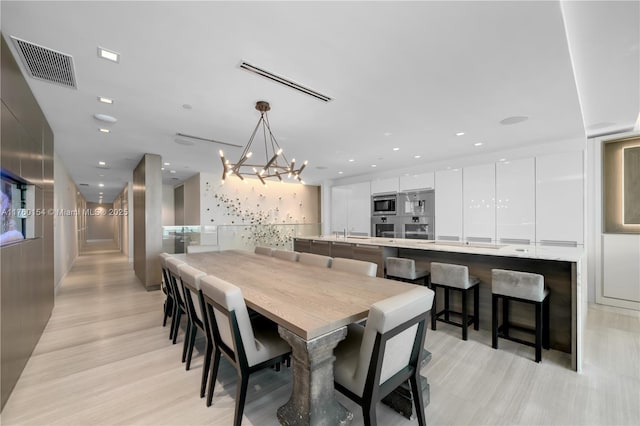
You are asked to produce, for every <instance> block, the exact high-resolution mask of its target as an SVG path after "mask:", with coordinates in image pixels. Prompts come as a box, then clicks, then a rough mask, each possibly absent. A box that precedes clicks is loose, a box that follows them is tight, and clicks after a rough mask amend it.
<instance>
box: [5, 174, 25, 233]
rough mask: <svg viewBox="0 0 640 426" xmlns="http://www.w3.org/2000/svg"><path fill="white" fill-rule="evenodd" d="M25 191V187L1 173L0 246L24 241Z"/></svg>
mask: <svg viewBox="0 0 640 426" xmlns="http://www.w3.org/2000/svg"><path fill="white" fill-rule="evenodd" d="M26 189H27V185H25V184H24V183H22V182H20V181H18V180H16V179H14V178H12V177H11V176H10V175H9V174H7V173H5V172H4V171H2V173H0V205H1V206H2V217H1V218H0V220H1V223H0V226H1V228H0V245H4V244H9V243H12V242H16V241H20V240H24V238H25V235H26V233H25V231H26V229H25V228H26V223H27V221H26V217H27V216H26V212H25V206H26Z"/></svg>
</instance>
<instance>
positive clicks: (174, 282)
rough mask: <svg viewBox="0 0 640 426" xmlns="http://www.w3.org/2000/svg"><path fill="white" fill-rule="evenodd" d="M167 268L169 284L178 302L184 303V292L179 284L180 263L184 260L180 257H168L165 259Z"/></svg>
mask: <svg viewBox="0 0 640 426" xmlns="http://www.w3.org/2000/svg"><path fill="white" fill-rule="evenodd" d="M166 264H167V270H168V271H169V279H170V281H171V282H170V285H171V286H172V288H173V290H174V291H175V292H176V293H177V294H175V296H176V297H178V302H179V303H180V304H183V303H184V294H183V292H182V286H181V285H180V283H179V281H180V265H182V264H184V261H182V260H180V259H176V258H175V257H170V258H168V259H166Z"/></svg>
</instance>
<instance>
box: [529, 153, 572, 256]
mask: <svg viewBox="0 0 640 426" xmlns="http://www.w3.org/2000/svg"><path fill="white" fill-rule="evenodd" d="M583 234H584V172H583V160H582V151H578V152H569V153H563V154H554V155H546V156H542V157H537V158H536V241H538V242H540V243H552V244H553V243H561V244H562V243H566V244H583V243H584V235H583Z"/></svg>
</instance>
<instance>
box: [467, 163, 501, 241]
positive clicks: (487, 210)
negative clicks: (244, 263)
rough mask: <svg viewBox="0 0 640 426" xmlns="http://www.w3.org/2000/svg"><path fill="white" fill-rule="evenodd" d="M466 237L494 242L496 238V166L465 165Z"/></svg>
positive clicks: (471, 239)
mask: <svg viewBox="0 0 640 426" xmlns="http://www.w3.org/2000/svg"><path fill="white" fill-rule="evenodd" d="M462 188H463V190H462V194H463V195H462V199H463V206H464V212H463V218H464V228H463V229H464V238H465V240H467V241H481V242H492V241H495V238H496V202H495V201H496V166H495V164H484V165H480V166H473V167H465V168H464V170H463V173H462Z"/></svg>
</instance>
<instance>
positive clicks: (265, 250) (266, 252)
mask: <svg viewBox="0 0 640 426" xmlns="http://www.w3.org/2000/svg"><path fill="white" fill-rule="evenodd" d="M253 252H254V253H255V254H261V255H263V256H271V255H272V254H273V249H272V248H271V247H260V246H258V247H256V248H255V249H254V250H253Z"/></svg>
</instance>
